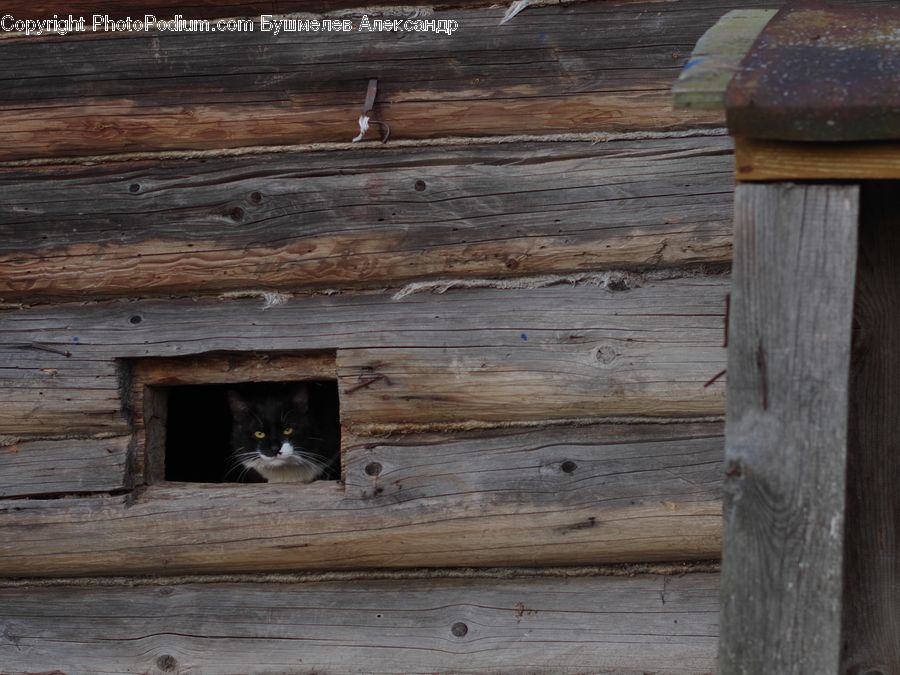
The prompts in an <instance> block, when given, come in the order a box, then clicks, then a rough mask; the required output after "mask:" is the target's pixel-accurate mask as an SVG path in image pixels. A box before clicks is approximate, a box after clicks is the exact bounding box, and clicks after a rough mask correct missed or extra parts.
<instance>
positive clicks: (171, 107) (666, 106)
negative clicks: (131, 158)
mask: <svg viewBox="0 0 900 675" xmlns="http://www.w3.org/2000/svg"><path fill="white" fill-rule="evenodd" d="M731 2H732V3H736V2H737V0H731ZM748 2H749V4H751V5H765V4H766V3H765V2H764V1H763V0H742V1H741V2H740V4H741V5H744V6H746V5H747V4H748ZM504 11H505V8H502V7H501V8H492V9H481V10H457V11H453V12H445V13H440V14H438V15H435V16H434V17H429V18H435V19H448V20H454V21H457V22H458V23H459V29H458V30H457V31H456V32H455V33H454V34H453V35H451V36H447V35H436V34H435V33H434V32H410V31H391V32H386V31H379V32H367V31H358V30H356V27H357V26H358V24H359V21H358V19H356V20H355V21H354V30H353V31H349V32H339V33H338V32H328V31H322V32H285V31H283V32H281V33H280V34H279V35H278V36H277V37H275V36H273V34H272V33H271V32H263V31H260V30H258V29H257V30H254V31H253V32H222V31H216V32H214V31H210V32H184V33H178V32H159V33H158V32H155V31H150V32H146V31H141V32H137V31H132V32H124V33H123V32H119V33H115V34H106V35H103V34H101V35H92V34H87V33H81V34H70V35H66V36H65V37H58V36H49V37H48V36H43V37H36V36H30V37H28V38H27V39H25V38H21V39H15V38H12V39H6V40H3V42H2V44H0V73H2V74H3V75H2V77H0V84H2V87H0V90H2V91H3V92H4V95H3V98H2V101H0V127H2V128H3V129H4V130H5V134H6V139H7V141H6V143H5V144H4V145H3V147H2V148H0V157H2V158H23V157H26V158H27V157H38V156H65V155H86V154H87V155H96V154H103V153H120V152H128V151H133V150H162V149H185V148H221V147H240V146H247V145H252V146H258V145H264V144H284V143H289V144H290V143H318V142H327V141H344V142H348V141H350V139H351V138H353V137H354V136H355V135H356V134H357V132H358V125H357V119H358V117H359V114H360V109H361V107H362V103H363V100H364V98H365V95H366V86H367V83H368V80H369V79H370V78H377V79H378V81H379V86H378V96H377V98H376V102H375V109H374V112H373V118H374V119H378V120H383V121H386V122H388V123H389V124H390V126H391V138H393V139H398V138H439V137H446V136H485V135H495V134H523V133H547V132H549V133H554V132H565V131H596V130H603V131H631V130H636V129H637V130H643V129H653V130H662V129H684V128H689V127H692V126H701V125H702V126H710V125H721V123H722V115H721V113H719V112H712V113H710V112H704V111H700V112H691V111H673V110H672V107H671V102H670V93H669V90H670V87H671V82H672V80H674V79H675V77H676V76H677V74H678V68H679V66H680V64H681V62H683V61H684V60H685V59H686V58H687V56H688V54H689V52H690V49H691V47H692V46H693V45H694V43H695V42H696V40H697V38H698V37H700V34H701V33H702V32H703V30H705V28H707V27H708V26H710V25H712V24H713V23H715V21H716V19H717V18H718V17H719V16H720V15H721V14H722V12H723V11H724V8H723V7H721V6H720V5H713V6H710V4H709V3H708V2H705V0H680V1H679V2H678V3H677V5H676V6H671V7H670V6H669V5H668V4H665V3H664V4H660V3H657V2H652V1H647V0H643V1H638V2H635V1H634V0H626V1H620V2H615V1H613V2H602V3H579V4H575V5H571V6H564V7H561V6H559V5H557V6H553V7H546V8H537V7H534V8H530V9H529V10H528V11H527V12H522V13H521V14H519V15H518V16H516V18H515V20H514V21H510V22H508V23H506V24H504V25H503V26H500V25H498V24H499V22H500V19H501V18H502V16H503V14H504ZM399 16H401V17H405V16H408V8H403V9H401V10H400V12H399ZM23 110H25V111H27V114H23ZM370 136H371V137H372V138H374V139H375V140H373V141H372V143H377V142H378V141H377V138H378V136H377V134H376V133H375V131H374V130H373V131H372V133H371V134H370Z"/></svg>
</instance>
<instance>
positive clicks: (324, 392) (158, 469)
mask: <svg viewBox="0 0 900 675" xmlns="http://www.w3.org/2000/svg"><path fill="white" fill-rule="evenodd" d="M334 372H335V371H334V355H333V354H330V355H329V354H324V355H322V354H317V355H312V356H311V355H272V354H268V355H257V354H251V355H204V356H200V357H184V358H171V359H145V360H142V361H139V362H138V363H137V364H136V365H135V367H134V369H133V375H134V384H135V386H134V396H135V404H136V405H135V406H134V409H135V412H136V414H135V423H136V424H135V426H136V432H137V443H136V447H137V449H138V452H137V462H136V464H137V467H138V473H142V474H143V478H144V482H147V483H156V482H159V481H174V482H191V483H259V482H272V483H309V482H312V481H316V480H326V481H329V480H331V481H337V480H339V479H340V477H341V457H340V447H341V441H340V436H341V428H340V402H339V398H338V388H337V381H336V379H335V377H334ZM276 378H277V379H276Z"/></svg>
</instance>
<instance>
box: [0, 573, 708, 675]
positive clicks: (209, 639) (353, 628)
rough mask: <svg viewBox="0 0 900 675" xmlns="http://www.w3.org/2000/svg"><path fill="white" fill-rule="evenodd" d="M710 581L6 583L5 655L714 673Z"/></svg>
mask: <svg viewBox="0 0 900 675" xmlns="http://www.w3.org/2000/svg"><path fill="white" fill-rule="evenodd" d="M717 589H718V575H716V574H689V575H686V576H680V577H678V576H676V577H663V576H650V575H643V576H637V577H632V578H629V577H585V578H573V579H565V578H561V579H560V578H557V579H540V578H530V579H518V580H509V579H506V580H504V579H499V580H498V579H427V580H407V581H403V582H400V583H399V584H398V582H396V581H356V582H343V583H307V584H289V585H265V584H202V585H199V584H193V585H185V586H170V587H161V588H159V587H152V586H151V587H147V586H142V587H136V588H31V589H4V590H0V606H2V607H3V609H2V610H0V621H2V625H3V627H4V630H3V631H2V633H0V659H2V661H3V664H4V671H5V672H9V673H18V672H21V671H28V672H35V671H40V670H47V671H49V670H54V671H58V670H60V669H62V670H63V671H64V672H66V673H68V674H69V675H78V674H82V673H83V674H85V675H87V674H88V673H90V674H93V673H100V672H117V673H161V672H166V671H168V672H172V671H176V672H203V673H226V672H227V673H236V672H239V673H253V674H261V673H273V672H291V673H344V672H360V670H364V671H365V672H367V673H384V674H386V673H398V674H399V673H403V674H409V673H451V672H452V673H495V672H503V673H517V674H524V673H529V674H535V673H548V674H549V673H585V672H591V673H601V672H603V673H621V674H627V675H638V674H643V673H648V672H652V673H657V674H659V675H701V674H704V675H709V674H711V673H713V672H714V671H715V645H716V641H717V635H718V603H717V600H718V593H717ZM454 627H456V629H455V632H454ZM463 631H465V633H464V634H463V635H457V634H458V633H462V632H463Z"/></svg>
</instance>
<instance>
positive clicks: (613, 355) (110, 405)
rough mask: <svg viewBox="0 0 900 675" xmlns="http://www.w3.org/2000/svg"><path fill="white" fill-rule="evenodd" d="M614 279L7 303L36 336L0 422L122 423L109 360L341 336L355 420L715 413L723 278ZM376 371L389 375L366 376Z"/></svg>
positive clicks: (10, 322) (319, 344)
mask: <svg viewBox="0 0 900 675" xmlns="http://www.w3.org/2000/svg"><path fill="white" fill-rule="evenodd" d="M612 287H614V288H621V289H625V290H617V291H614V290H610V289H609V288H606V289H604V288H598V287H596V286H593V285H591V284H590V283H583V284H579V285H575V286H572V285H569V284H561V285H556V286H550V287H545V288H523V289H515V288H513V289H495V288H483V289H460V290H452V291H450V292H447V293H444V294H442V295H438V294H430V293H415V294H412V295H408V296H406V297H404V298H403V299H400V300H395V299H393V296H391V295H389V294H374V293H373V294H367V295H334V296H311V297H295V298H290V299H286V301H285V302H284V303H283V304H279V305H275V306H271V307H268V308H267V309H266V308H264V304H263V301H262V300H261V299H246V300H229V301H222V300H218V301H217V300H204V301H194V300H179V301H165V302H164V301H142V302H109V303H93V304H88V305H76V304H71V305H63V306H55V307H54V306H48V307H36V308H31V309H23V310H11V311H6V312H3V313H2V314H0V348H4V347H5V348H8V346H9V345H14V344H20V345H39V346H40V348H33V347H32V348H27V349H25V348H23V349H14V350H11V351H12V352H15V353H19V352H21V353H22V354H23V358H27V359H28V360H27V362H26V363H24V364H22V365H21V366H20V365H17V362H16V361H15V360H13V361H11V362H10V363H8V364H7V367H6V368H4V369H0V392H3V393H2V394H0V395H2V396H3V401H4V405H2V406H0V434H33V433H39V432H45V433H46V432H47V429H48V426H50V427H52V428H53V429H61V430H62V431H66V430H68V429H78V430H80V431H83V432H85V433H100V432H113V433H120V432H121V431H122V429H123V425H124V424H125V422H124V418H123V416H122V413H121V392H120V390H119V384H118V379H117V375H116V373H117V372H118V370H117V368H116V363H118V362H120V361H117V360H122V359H135V358H141V357H160V356H164V357H171V356H177V355H191V354H200V353H204V352H216V351H224V352H266V351H275V352H296V351H298V350H334V349H337V350H341V352H342V353H341V354H339V356H338V361H339V363H340V364H343V365H342V366H341V367H342V373H341V381H342V393H341V397H342V399H343V406H344V410H345V413H346V415H347V416H346V420H345V421H352V422H354V423H356V424H363V423H366V422H385V421H388V420H389V419H390V420H392V421H394V422H406V421H409V419H410V417H408V416H411V418H415V419H418V420H420V421H421V420H423V419H424V416H427V415H428V414H429V413H428V411H429V410H431V411H433V417H432V419H434V420H442V421H447V420H449V419H451V418H453V419H456V420H460V421H467V420H497V419H499V418H502V419H507V420H513V419H521V418H522V417H523V416H526V413H525V412H524V411H526V410H527V411H529V413H528V415H530V416H531V417H532V418H534V419H539V418H540V417H542V416H547V417H560V416H563V417H571V416H572V415H573V414H574V412H575V411H577V412H578V413H579V414H584V415H587V416H591V417H608V416H609V415H611V414H644V415H667V414H672V413H673V412H677V413H678V414H684V415H690V416H693V415H706V414H710V413H711V412H716V413H721V412H722V409H723V406H724V401H723V391H724V386H723V383H722V382H721V381H718V382H716V383H715V384H713V385H712V386H709V387H704V383H705V382H706V381H707V380H709V379H710V378H711V377H712V376H713V375H715V374H716V373H717V372H718V371H720V370H721V369H722V368H724V361H725V351H724V349H722V347H721V345H722V339H723V335H724V330H723V319H724V307H725V294H726V292H727V289H728V278H727V277H720V276H712V277H686V278H675V279H669V280H666V281H650V280H648V279H644V278H642V277H640V276H638V275H635V276H632V277H625V278H619V277H614V278H613V283H612ZM392 349H393V350H395V351H393V352H392V351H390V350H392ZM356 350H360V351H359V353H358V354H355V353H354V352H355V351H356ZM362 350H372V351H362ZM504 350H505V351H504ZM59 352H64V353H68V354H69V356H65V355H64V354H61V353H59ZM343 352H346V353H343ZM379 354H380V355H381V356H384V359H385V361H384V363H383V364H380V363H379V360H378V359H379V358H380V356H379ZM400 355H404V356H403V358H404V359H406V360H405V361H403V360H401V359H400ZM388 357H390V358H388ZM390 359H393V361H391V360H390ZM454 359H455V360H454ZM478 359H482V360H481V361H479V360H478ZM391 363H393V365H391ZM482 363H484V364H485V366H484V368H482V366H481V364H482ZM404 364H406V365H404ZM388 366H390V368H388ZM380 368H384V369H385V370H386V372H382V371H381V370H379V369H380ZM548 368H550V369H551V371H550V372H545V371H547V369H548ZM45 369H51V371H56V374H55V376H51V375H48V374H47V373H45V372H44V370H45ZM369 369H371V370H369ZM479 371H483V372H479ZM379 374H381V375H385V376H387V377H388V378H390V383H389V382H388V380H385V379H384V378H379V380H378V381H375V382H372V383H370V384H368V385H365V384H364V383H365V382H366V381H368V380H370V379H371V378H373V377H375V376H376V375H379ZM430 378H434V382H435V386H436V387H438V388H440V387H448V388H449V391H448V392H445V393H446V394H447V396H446V398H444V399H441V400H438V396H437V395H438V394H440V392H438V391H437V390H436V389H432V390H431V391H429V390H428V389H427V387H428V380H429V379H430ZM451 380H452V381H451ZM9 382H15V383H16V384H15V389H13V388H12V387H8V386H7V383H9ZM517 383H518V384H519V385H521V386H518V389H517V390H518V392H519V395H518V396H517V398H516V400H515V405H514V406H510V405H509V402H510V400H511V399H510V395H511V391H510V390H511V388H512V387H514V386H516V385H517ZM361 384H363V386H362V387H360V386H359V385H361ZM81 385H83V387H84V389H85V391H84V392H83V393H82V392H80V391H79V387H80V386H81ZM569 388H571V392H570V393H567V392H568V390H569ZM423 394H424V399H423V398H421V397H422V396H423ZM385 396H386V398H382V397H385ZM417 397H418V398H417ZM552 397H560V398H561V400H560V401H556V400H554V399H553V398H552ZM626 399H627V400H628V401H630V402H626ZM423 401H425V402H427V405H422V403H423ZM456 405H458V406H459V409H458V410H457V412H454V411H453V410H454V406H456ZM564 405H565V406H571V409H570V410H568V411H567V410H566V409H565V408H564V407H563V406H564ZM498 406H502V407H500V408H498ZM86 412H87V413H88V414H85V413H86ZM125 428H126V429H127V427H125ZM126 433H127V432H126Z"/></svg>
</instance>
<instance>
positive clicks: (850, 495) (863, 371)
mask: <svg viewBox="0 0 900 675" xmlns="http://www.w3.org/2000/svg"><path fill="white" fill-rule="evenodd" d="M898 207H900V200H898V198H897V184H896V183H881V184H867V185H864V186H863V187H862V203H861V213H860V233H859V238H860V241H859V265H858V268H857V277H856V304H855V311H854V319H855V328H856V330H855V336H854V337H855V344H854V351H853V360H852V365H853V368H852V370H851V375H850V392H851V394H850V401H851V404H850V434H849V436H850V438H849V447H848V451H847V523H848V527H847V528H846V531H845V544H844V546H845V548H844V614H843V640H842V644H843V651H842V654H841V670H840V672H841V673H842V674H844V673H846V674H848V675H849V674H850V673H872V674H873V675H874V674H876V673H896V672H900V493H898V490H897V486H898V485H900V456H898V454H897V450H896V447H897V439H898V438H900V409H898V407H900V401H898V397H897V395H896V393H895V389H896V386H897V382H898V377H900V359H898V355H897V345H898V343H900V342H898V341H900V323H898V321H897V319H896V312H895V311H894V308H895V307H896V306H897V301H898V297H897V296H898V289H900V269H898V266H897V259H898V258H897V256H898V255H900V236H898V226H900V222H898V217H897V214H898V213H900V208H898Z"/></svg>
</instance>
